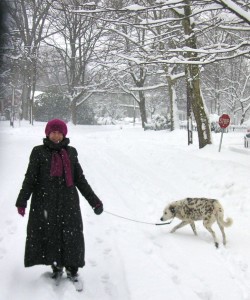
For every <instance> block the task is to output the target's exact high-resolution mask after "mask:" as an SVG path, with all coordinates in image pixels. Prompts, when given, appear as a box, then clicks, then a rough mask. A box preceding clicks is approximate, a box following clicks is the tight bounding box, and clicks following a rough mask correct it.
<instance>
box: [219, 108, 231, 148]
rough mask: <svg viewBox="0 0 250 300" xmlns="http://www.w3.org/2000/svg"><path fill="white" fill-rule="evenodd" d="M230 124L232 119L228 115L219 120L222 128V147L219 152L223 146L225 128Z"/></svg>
mask: <svg viewBox="0 0 250 300" xmlns="http://www.w3.org/2000/svg"><path fill="white" fill-rule="evenodd" d="M229 124H230V117H229V115H227V114H223V115H221V116H220V118H219V125H220V128H221V137H220V146H219V152H220V150H221V144H222V138H223V133H224V130H225V128H227V126H228V125H229Z"/></svg>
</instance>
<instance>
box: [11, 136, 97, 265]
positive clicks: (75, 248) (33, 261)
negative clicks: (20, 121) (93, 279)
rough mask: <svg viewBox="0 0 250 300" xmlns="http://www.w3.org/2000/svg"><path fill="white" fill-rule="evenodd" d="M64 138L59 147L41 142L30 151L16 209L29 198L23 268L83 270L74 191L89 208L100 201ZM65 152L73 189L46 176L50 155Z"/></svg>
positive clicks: (61, 178)
mask: <svg viewBox="0 0 250 300" xmlns="http://www.w3.org/2000/svg"><path fill="white" fill-rule="evenodd" d="M68 143H69V139H67V138H65V139H64V140H63V141H62V142H61V143H60V144H54V143H52V142H51V141H49V140H48V139H44V145H40V146H36V147H34V148H33V150H32V152H31V155H30V161H29V165H28V169H27V172H26V174H25V179H24V181H23V185H22V189H21V190H20V193H19V196H18V199H17V202H16V206H17V207H26V206H27V201H28V199H29V198H30V196H31V195H32V198H31V204H30V212H29V220H28V225H27V239H26V247H25V266H26V267H29V266H33V265H38V264H44V265H52V264H55V263H56V264H57V265H58V266H72V267H83V266H84V264H85V262H84V250H85V249H84V236H83V224H82V216H81V211H80V206H79V196H78V192H77V189H76V187H77V188H78V190H79V191H80V192H81V194H82V195H83V196H84V197H85V198H86V199H87V201H88V202H89V204H90V206H91V207H95V206H96V205H97V204H100V203H101V201H100V200H99V198H98V197H97V196H96V195H95V193H94V192H93V190H92V188H91V187H90V185H89V184H88V182H87V180H86V179H85V176H84V175H83V171H82V168H81V166H80V164H79V162H78V158H77V151H76V149H75V148H73V147H70V146H68ZM61 147H63V148H65V149H66V150H67V152H68V155H69V158H70V162H71V170H72V176H73V181H74V186H72V187H67V186H66V184H65V179H64V177H52V176H50V167H51V158H52V153H53V151H58V150H60V148H61Z"/></svg>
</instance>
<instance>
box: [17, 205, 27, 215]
mask: <svg viewBox="0 0 250 300" xmlns="http://www.w3.org/2000/svg"><path fill="white" fill-rule="evenodd" d="M17 211H18V213H19V215H21V216H22V217H23V216H24V215H25V207H18V208H17Z"/></svg>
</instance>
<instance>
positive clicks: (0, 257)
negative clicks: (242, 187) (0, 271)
mask: <svg viewBox="0 0 250 300" xmlns="http://www.w3.org/2000/svg"><path fill="white" fill-rule="evenodd" d="M5 254H6V250H5V249H4V248H0V259H3V258H4V255H5Z"/></svg>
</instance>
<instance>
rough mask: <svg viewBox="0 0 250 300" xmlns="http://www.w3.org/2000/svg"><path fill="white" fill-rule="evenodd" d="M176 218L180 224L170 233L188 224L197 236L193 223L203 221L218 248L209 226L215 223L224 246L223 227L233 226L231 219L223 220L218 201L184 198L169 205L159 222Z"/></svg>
mask: <svg viewBox="0 0 250 300" xmlns="http://www.w3.org/2000/svg"><path fill="white" fill-rule="evenodd" d="M175 217H176V218H178V219H180V220H181V223H180V224H178V225H177V226H175V227H174V228H173V229H172V230H171V233H173V232H175V231H176V230H177V229H179V228H181V227H183V226H185V225H187V224H190V225H191V228H192V229H193V232H194V234H195V235H197V232H196V228H195V223H194V221H198V220H203V225H204V227H205V228H206V229H207V230H208V231H209V232H210V233H211V234H212V236H213V239H214V243H215V247H216V248H218V247H219V243H218V240H217V238H216V235H215V232H214V231H213V230H212V228H211V226H212V225H213V223H214V222H215V221H217V223H218V225H219V228H220V230H221V233H222V236H223V244H224V245H226V235H225V232H224V227H229V226H231V225H232V224H233V220H232V219H231V218H227V219H226V221H224V220H223V218H224V211H223V207H222V205H221V204H220V202H219V201H218V200H215V199H207V198H185V199H183V200H178V201H174V202H172V203H170V204H169V205H168V206H167V207H166V208H165V209H164V211H163V216H162V217H161V221H167V220H170V219H172V218H175Z"/></svg>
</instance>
